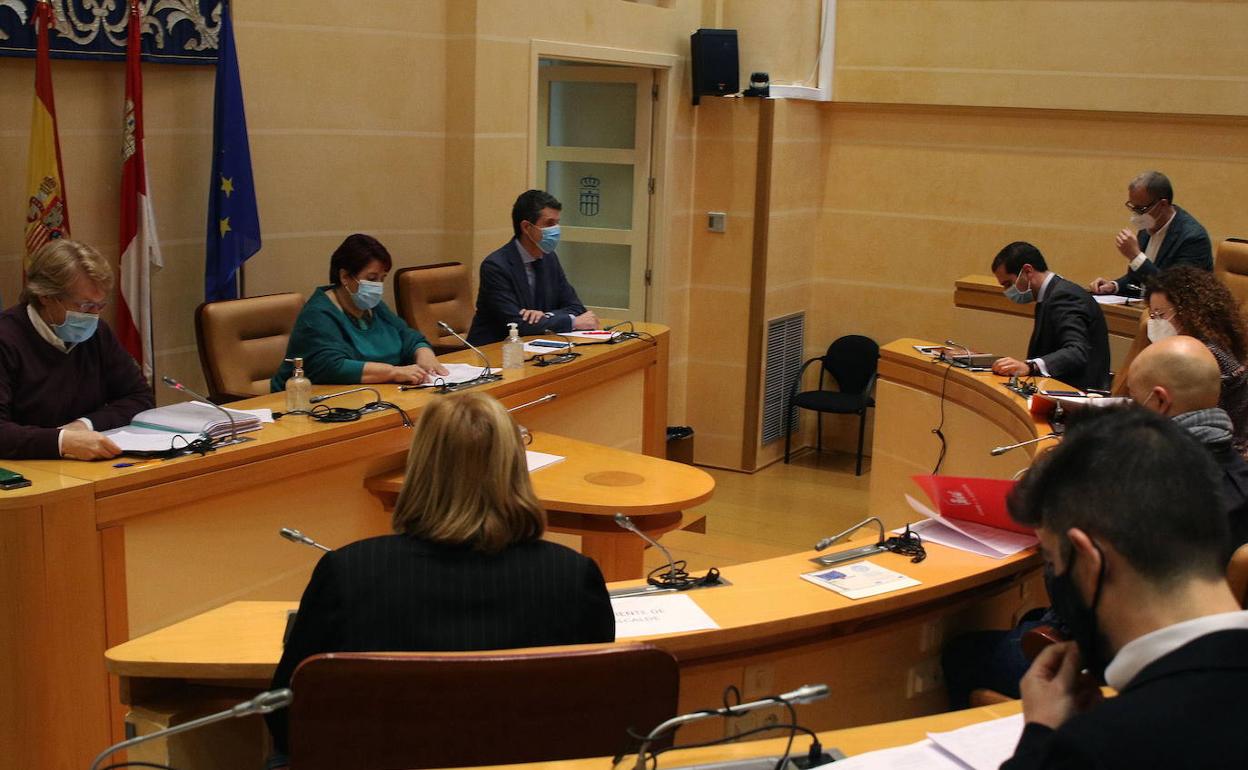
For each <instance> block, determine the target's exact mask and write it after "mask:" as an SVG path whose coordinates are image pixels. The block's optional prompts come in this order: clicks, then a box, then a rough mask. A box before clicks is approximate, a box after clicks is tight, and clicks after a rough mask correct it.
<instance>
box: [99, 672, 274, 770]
mask: <svg viewBox="0 0 1248 770" xmlns="http://www.w3.org/2000/svg"><path fill="white" fill-rule="evenodd" d="M293 699H294V694H293V693H292V692H291V691H290V689H289V688H283V689H281V690H269V691H267V692H262V693H260V694H259V695H257V696H256V697H254V698H252V699H251V700H248V701H243V702H242V703H239V704H238V705H236V706H233V707H231V708H228V709H226V710H225V711H218V712H217V713H215V714H209V715H207V716H203V717H200V718H199V719H192V720H191V721H189V722H183V723H182V724H180V725H174V726H173V727H166V728H164V729H163V730H157V731H156V732H154V733H149V734H147V735H140V736H138V737H137V738H131V739H129V740H126V741H122V742H121V743H115V744H113V745H112V746H109V747H108V748H107V749H104V751H102V752H100V754H99V756H97V757H96V758H95V760H94V761H93V762H92V763H91V770H96V768H98V767H99V766H100V763H101V762H103V761H104V760H105V759H108V757H110V756H112V755H113V754H114V753H116V752H118V751H122V750H123V749H129V748H132V747H134V746H137V745H139V744H140V743H146V742H148V741H150V740H152V739H154V738H168V737H169V736H172V735H177V734H178V733H185V732H189V731H191V730H198V729H199V728H201V727H206V726H208V725H211V724H216V723H217V722H224V721H225V720H227V719H238V718H240V717H249V716H252V715H254V714H268V713H270V712H272V711H277V710H278V709H280V708H285V707H287V706H289V705H290V702H291V700H293Z"/></svg>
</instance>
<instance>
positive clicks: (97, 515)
mask: <svg viewBox="0 0 1248 770" xmlns="http://www.w3.org/2000/svg"><path fill="white" fill-rule="evenodd" d="M638 328H639V330H643V331H647V332H649V333H650V334H652V335H653V336H654V339H653V341H641V340H638V341H630V342H626V343H623V344H618V345H596V346H583V347H582V348H581V349H580V352H581V353H582V356H581V357H580V358H578V359H576V360H575V361H573V362H572V363H568V364H563V365H559V366H551V367H545V368H538V367H536V366H533V365H532V364H529V365H526V367H525V369H524V370H523V371H520V372H506V373H505V375H504V379H503V380H502V381H500V382H497V383H493V384H491V385H488V386H484V387H481V388H480V389H481V390H483V391H485V392H489V393H491V394H492V395H494V396H496V397H497V398H499V399H500V400H501V401H502V402H503V403H504V404H506V405H507V406H509V407H510V406H516V405H519V404H521V403H525V402H528V401H532V400H534V399H537V398H540V397H541V396H544V395H547V394H549V393H555V394H557V395H558V398H557V399H556V400H555V401H554V402H551V403H547V404H541V405H539V406H535V407H533V408H532V409H531V410H528V411H525V412H522V413H519V414H518V415H517V416H518V417H519V418H520V419H521V421H522V422H525V423H527V424H529V425H530V426H541V427H545V425H544V419H545V418H544V415H543V413H544V412H545V411H546V410H548V409H550V408H551V407H552V406H553V405H554V404H558V405H559V407H558V409H567V408H569V407H568V406H565V405H570V406H571V407H573V408H580V409H583V410H584V411H586V412H591V411H592V412H596V414H595V419H592V420H590V419H579V420H572V419H567V418H561V419H558V420H555V422H557V423H559V424H560V425H561V426H562V427H565V428H569V429H570V430H569V431H568V432H571V433H572V434H573V435H574V436H575V437H578V438H584V439H590V440H593V439H595V438H598V437H599V436H601V437H603V439H602V440H605V441H607V442H609V443H611V444H612V445H626V446H637V447H640V448H641V449H642V450H644V451H645V452H646V453H648V454H652V455H656V456H661V455H662V453H663V451H664V448H665V432H664V427H665V424H666V412H667V405H666V391H665V386H663V387H661V384H663V383H666V372H665V371H662V369H664V368H665V367H666V365H667V344H668V332H667V330H666V329H665V328H664V327H661V326H657V325H652V324H639V325H638ZM485 350H486V353H487V354H488V355H489V356H490V357H491V360H492V362H493V363H494V364H495V365H497V363H498V362H499V360H500V359H501V349H500V348H499V346H498V345H492V346H487V347H486V348H485ZM444 359H445V360H448V361H459V362H465V363H471V362H473V361H475V360H479V359H477V357H476V355H475V354H474V353H472V352H471V351H462V352H460V353H456V354H451V355H448V356H444ZM618 379H623V380H624V385H623V387H620V386H619V384H618V383H617V382H616V381H617V380H618ZM343 389H345V388H342V387H336V386H316V387H314V389H313V391H314V393H330V392H336V391H339V390H343ZM377 390H379V391H380V393H381V395H382V397H383V398H384V399H385V400H388V401H392V402H394V403H396V404H398V405H400V406H402V407H403V408H405V409H407V410H408V411H409V413H411V414H412V416H413V417H415V416H416V415H417V414H419V412H420V410H421V409H422V408H423V406H424V405H425V404H427V403H429V402H430V400H432V399H435V398H443V397H445V396H442V395H439V394H435V393H432V392H429V391H407V392H400V391H399V390H398V387H397V386H395V385H380V386H377ZM368 400H371V395H369V394H366V393H360V394H354V395H352V396H347V397H343V398H341V399H339V400H336V401H335V402H333V403H334V404H337V405H342V406H359V405H362V404H363V403H365V402H366V401H368ZM578 405H580V406H579V407H578ZM237 406H240V407H242V408H258V407H268V408H272V409H275V410H282V409H284V395H283V394H272V395H269V396H262V397H259V398H255V399H250V400H248V401H245V402H241V403H239V404H237ZM556 416H557V417H558V416H559V415H556ZM578 433H580V434H581V435H577V434H578ZM251 435H252V436H253V437H254V438H255V440H254V441H249V442H247V443H244V444H240V445H236V446H231V447H225V448H223V449H220V450H218V451H216V452H213V453H211V454H209V455H207V456H205V457H188V458H181V459H178V460H172V461H169V462H163V463H156V464H153V465H145V466H142V467H135V468H125V469H119V468H114V467H113V465H114V463H113V462H96V463H84V462H71V461H20V462H5V463H4V465H5V466H6V467H10V468H12V469H14V470H17V471H19V472H22V473H24V474H26V475H27V476H28V477H30V478H31V479H32V480H35V482H36V483H35V485H34V486H33V487H31V488H30V489H28V490H21V491H19V492H18V493H10V494H9V496H7V497H5V496H0V506H4V505H7V506H9V507H10V508H11V509H12V510H14V511H20V514H19V513H10V512H9V511H7V510H5V508H3V507H0V511H4V513H0V516H2V517H3V518H2V519H0V521H2V522H3V523H0V538H3V539H2V540H0V554H9V553H20V554H22V558H21V560H20V561H15V562H11V563H8V562H7V560H6V564H5V565H3V566H0V587H2V588H4V589H5V590H6V591H7V590H8V589H9V588H10V586H12V588H13V590H14V592H15V593H14V595H17V593H18V592H20V594H21V596H22V597H23V598H22V599H21V600H13V599H10V598H9V597H8V596H6V597H5V601H4V603H3V604H2V605H0V644H4V645H6V646H9V647H16V649H15V650H14V651H13V652H14V653H15V654H14V655H13V656H7V655H6V656H5V657H6V659H8V660H17V661H19V663H18V664H16V666H11V667H10V668H9V669H0V670H3V671H5V672H6V677H5V679H4V680H2V681H0V693H3V694H0V709H3V710H2V711H0V721H2V722H4V723H5V724H6V725H12V724H18V725H21V726H22V728H23V730H22V733H23V738H22V739H21V740H19V741H16V742H8V741H6V742H5V745H6V746H15V747H16V749H15V750H12V751H6V752H0V770H7V769H8V768H28V767H38V768H40V770H43V769H44V768H52V769H54V770H60V769H61V768H65V769H66V770H68V769H69V768H74V769H75V770H77V768H81V767H85V766H86V765H87V764H88V763H89V762H90V760H91V758H92V757H93V756H94V755H95V753H97V752H98V751H99V750H100V748H102V747H103V746H104V745H107V744H108V743H109V742H111V740H115V739H117V738H119V737H120V736H121V735H122V727H123V721H122V716H123V714H124V712H123V711H122V710H121V708H120V706H119V705H113V704H117V703H118V701H117V697H116V694H115V692H114V693H113V694H111V695H110V682H109V680H108V677H107V674H106V672H105V670H104V668H103V666H102V659H103V651H104V650H105V649H106V648H107V647H108V646H111V645H116V644H119V643H121V642H124V641H125V640H126V639H128V638H130V637H131V636H132V635H137V634H141V633H144V632H147V631H150V630H153V629H156V628H159V627H163V626H165V625H168V624H169V623H172V622H176V621H178V620H181V619H183V618H187V617H191V616H193V615H195V614H198V613H199V612H202V611H204V610H206V609H209V608H211V607H215V606H218V605H221V604H225V603H227V602H230V601H233V600H236V599H243V598H255V599H288V600H293V599H296V598H297V597H298V596H299V594H300V593H301V591H302V589H303V587H304V586H305V585H306V583H307V579H308V575H309V574H310V572H311V566H312V563H313V562H314V559H310V558H309V555H310V554H309V553H307V552H306V549H303V548H300V547H298V546H295V545H292V544H289V543H286V542H284V541H282V540H280V539H279V538H278V537H277V535H276V531H277V528H279V527H281V526H294V527H299V528H303V529H305V530H306V531H308V532H309V533H310V534H312V535H314V536H316V537H322V538H325V539H327V540H332V541H335V542H348V541H350V540H355V539H358V538H359V537H363V536H367V535H370V534H375V533H381V532H385V531H387V530H388V517H386V516H385V515H384V514H383V513H382V511H381V507H380V505H379V503H378V502H377V500H376V499H374V498H373V497H372V496H371V495H370V494H369V493H368V492H367V491H366V490H365V489H364V487H363V480H364V479H365V478H367V477H369V476H373V475H376V474H378V473H382V472H384V471H386V470H391V469H394V468H397V467H400V466H401V464H402V463H403V460H404V456H405V453H406V451H407V447H408V445H409V443H410V440H411V435H410V432H409V431H408V430H407V429H405V428H403V427H401V423H400V419H399V415H398V414H396V413H395V412H393V411H388V412H381V413H377V414H372V415H368V416H365V417H364V418H363V419H361V420H360V421H358V422H354V423H340V424H320V423H313V422H311V421H310V420H308V419H307V418H306V417H299V416H296V417H287V418H283V419H282V420H280V421H279V422H277V423H275V424H271V425H266V426H265V427H264V428H263V429H262V430H261V431H259V432H258V433H254V434H251ZM13 506H17V507H16V508H13ZM35 543H38V544H39V546H40V547H38V548H36V547H34V544H35ZM36 597H38V598H37V599H36ZM9 629H18V632H17V633H18V634H20V636H19V635H15V634H13V633H12V632H10V631H9ZM27 629H30V632H29V633H27ZM0 651H3V652H8V651H9V650H5V649H2V648H0ZM112 686H113V688H114V690H115V688H116V684H115V683H114V684H113V685H112ZM9 717H11V718H9ZM3 729H7V728H3ZM0 735H3V733H0Z"/></svg>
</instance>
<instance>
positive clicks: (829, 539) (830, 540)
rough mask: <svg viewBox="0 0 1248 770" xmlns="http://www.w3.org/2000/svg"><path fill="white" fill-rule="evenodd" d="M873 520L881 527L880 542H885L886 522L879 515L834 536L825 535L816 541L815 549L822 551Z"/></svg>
mask: <svg viewBox="0 0 1248 770" xmlns="http://www.w3.org/2000/svg"><path fill="white" fill-rule="evenodd" d="M871 522H875V526H877V527H879V528H880V542H881V543H883V542H884V522H882V521H880V517H878V516H870V517H868V518H865V519H863V520H862V521H860V522H858V523H857V524H855V525H854V526H852V527H850V528H849V529H847V530H845V531H844V532H840V533H838V534H835V535H833V536H832V537H825V538H824V539H822V540H820V541H819V542H817V543H815V550H816V551H822V550H823V549H825V548H827V547H828V546H830V545H832V544H833V543H835V542H836V541H837V540H841V539H843V538H846V537H849V536H850V535H852V534H854V533H855V532H857V531H858V530H860V529H862V528H863V527H865V526H867V525H868V524H870V523H871Z"/></svg>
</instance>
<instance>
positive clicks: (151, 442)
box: [104, 427, 201, 452]
mask: <svg viewBox="0 0 1248 770" xmlns="http://www.w3.org/2000/svg"><path fill="white" fill-rule="evenodd" d="M104 435H105V436H108V437H109V439H110V440H112V442H113V443H114V444H116V445H117V446H118V448H120V449H121V451H122V452H165V451H168V450H169V449H172V448H174V447H175V445H176V446H178V447H184V446H186V445H187V444H189V443H191V442H192V441H195V440H196V439H198V438H200V435H201V434H199V433H170V432H169V431H165V430H144V429H142V428H131V427H124V428H114V429H112V430H107V431H104ZM175 442H176V444H175Z"/></svg>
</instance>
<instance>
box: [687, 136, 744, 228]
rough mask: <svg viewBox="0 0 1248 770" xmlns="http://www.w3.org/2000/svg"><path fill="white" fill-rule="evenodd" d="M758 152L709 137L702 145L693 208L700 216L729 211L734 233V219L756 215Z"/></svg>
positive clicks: (699, 153) (729, 225) (742, 145)
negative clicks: (756, 155)
mask: <svg viewBox="0 0 1248 770" xmlns="http://www.w3.org/2000/svg"><path fill="white" fill-rule="evenodd" d="M755 153H756V149H755V147H754V146H753V145H752V144H750V143H747V142H742V141H735V140H732V139H717V138H708V139H702V140H700V141H699V142H698V163H697V168H696V171H695V172H694V173H695V174H696V175H697V183H696V185H695V186H694V192H693V205H694V210H695V211H696V212H697V214H698V215H699V216H706V213H707V212H708V211H724V212H727V213H728V214H729V215H730V217H729V221H728V223H727V224H728V230H729V232H731V230H732V228H733V225H734V222H733V219H734V218H738V219H739V218H740V216H741V215H742V214H744V215H752V214H753V212H754V193H755V190H756V189H757V187H758V180H757V176H756V173H757V172H756V168H757V165H758V164H757V158H756V157H755ZM734 237H735V236H734Z"/></svg>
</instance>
